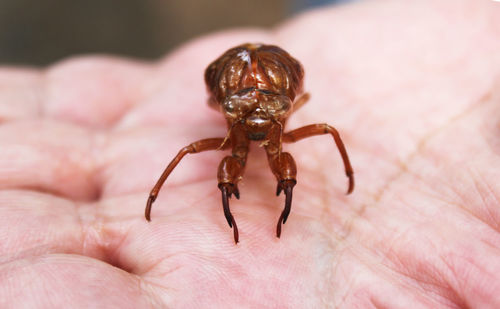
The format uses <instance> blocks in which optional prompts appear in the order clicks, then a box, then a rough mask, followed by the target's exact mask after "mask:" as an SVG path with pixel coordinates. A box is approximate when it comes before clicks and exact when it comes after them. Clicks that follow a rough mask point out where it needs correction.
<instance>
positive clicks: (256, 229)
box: [0, 0, 500, 308]
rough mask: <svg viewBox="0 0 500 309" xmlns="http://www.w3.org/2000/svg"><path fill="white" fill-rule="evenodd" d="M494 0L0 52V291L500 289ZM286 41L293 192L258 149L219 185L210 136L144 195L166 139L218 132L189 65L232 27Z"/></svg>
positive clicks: (425, 292)
mask: <svg viewBox="0 0 500 309" xmlns="http://www.w3.org/2000/svg"><path fill="white" fill-rule="evenodd" d="M499 37H500V4H499V3H496V2H492V1H472V0H471V1H465V0H464V1H456V0H449V1H444V0H443V1H431V0H429V1H404V2H402V1H396V0H388V1H366V2H360V3H358V4H355V5H349V6H342V7H338V8H331V9H321V10H318V11H313V12H309V13H306V14H304V15H300V16H298V17H296V18H294V19H292V20H290V21H289V22H287V23H285V24H284V25H282V26H280V27H278V28H276V29H275V30H274V31H272V32H266V31H259V30H235V31H229V32H224V33H219V34H215V35H211V36H207V37H204V38H201V39H198V40H195V41H192V42H190V43H188V44H186V45H184V46H183V47H181V48H180V49H178V50H177V51H175V52H174V53H172V54H171V55H169V56H167V57H166V58H164V59H163V60H161V61H159V62H157V63H141V62H134V61H130V60H124V59H119V58H116V57H101V56H89V57H79V58H73V59H69V60H65V61H63V62H61V63H57V64H55V65H54V66H51V67H49V68H47V69H45V70H35V69H26V68H7V67H4V68H1V69H0V119H1V120H2V125H1V126H0V147H1V148H0V188H1V189H2V190H1V191H0V263H1V264H0V307H1V308H14V307H19V306H20V305H21V304H22V305H25V306H26V307H33V306H38V307H41V308H45V307H46V308H49V307H50V308H61V307H65V308H67V307H68V306H71V307H72V308H77V307H81V308H89V307H94V308H95V307H100V308H105V307H107V308H110V307H113V308H146V307H169V308H201V307H207V306H211V307H213V308H231V307H233V306H236V305H238V306H240V307H251V308H323V307H337V308H375V307H376V308H464V307H465V308H467V307H468V308H489V307H491V308H499V307H500V293H499V291H500V250H499V249H500V234H499V231H500V181H499V179H500V39H499ZM247 41H249V42H264V43H274V44H277V45H280V46H282V47H283V48H285V49H286V50H288V51H289V52H290V53H292V55H294V56H295V57H296V58H297V59H299V60H300V61H301V62H302V63H303V65H304V67H305V70H306V89H307V90H308V91H310V93H311V95H312V98H311V101H310V102H309V103H308V104H306V105H305V106H304V107H303V108H302V109H300V111H298V112H296V114H294V115H293V116H292V117H291V119H290V122H289V123H288V129H292V128H296V127H299V126H302V125H306V124H311V123H321V122H328V123H330V124H332V125H334V126H336V127H337V129H338V130H339V131H340V133H341V135H342V137H343V139H344V142H345V144H346V147H347V150H348V152H349V155H350V157H351V160H352V163H353V167H354V170H355V175H356V181H357V183H356V189H355V190H354V193H353V194H352V195H350V196H346V195H344V192H345V190H346V189H347V179H346V178H345V176H344V175H343V166H342V163H341V160H340V156H339V155H338V153H337V151H336V148H335V145H334V143H333V141H332V140H331V138H330V137H328V136H322V137H314V138H310V139H308V140H304V141H300V142H298V143H297V144H293V145H287V146H285V147H286V149H287V151H290V152H291V153H292V154H293V155H294V156H295V158H296V161H297V166H298V169H299V174H298V184H297V186H296V187H295V190H294V201H293V206H292V213H291V215H290V218H289V220H288V221H287V223H286V224H285V225H284V226H283V233H282V236H281V239H277V238H276V236H275V227H276V222H277V220H278V217H279V215H280V212H281V210H282V207H283V205H284V197H283V196H280V197H279V198H277V197H274V192H275V188H276V183H275V180H274V179H273V177H272V175H271V172H270V170H269V168H268V166H267V162H266V158H265V155H264V152H263V150H262V149H259V147H258V146H257V145H256V146H254V147H253V149H252V151H251V153H250V156H249V159H248V166H247V169H246V174H245V178H244V179H243V181H242V183H241V184H240V192H241V200H239V201H238V200H236V199H232V200H231V205H232V211H233V214H234V216H235V219H236V221H237V223H238V227H239V229H240V243H239V244H238V245H235V244H234V242H233V239H232V237H233V236H232V232H231V230H230V228H229V227H228V226H227V223H226V220H225V218H224V215H223V212H222V206H221V200H220V192H219V190H218V189H217V181H216V172H217V165H218V162H219V161H220V160H221V159H222V157H223V156H224V155H225V154H226V153H222V152H206V153H203V154H197V155H189V156H187V157H186V158H185V159H184V160H183V161H182V162H181V164H180V165H179V166H178V168H177V169H176V170H175V171H174V172H173V173H172V175H171V177H170V178H169V179H168V180H167V182H166V184H165V186H164V188H163V190H162V191H161V192H160V195H159V198H158V200H157V201H156V203H155V204H154V206H153V211H152V221H151V222H150V223H148V222H147V221H146V220H145V219H144V216H143V212H144V206H145V203H146V199H147V196H148V192H149V190H150V189H151V187H152V186H153V184H154V183H155V181H156V180H157V178H158V177H159V175H160V173H161V172H162V170H163V168H164V167H165V166H166V164H167V163H168V162H169V161H170V160H171V159H172V158H173V156H174V155H175V154H176V153H177V151H178V150H179V149H180V148H181V147H183V146H185V145H187V144H189V143H190V142H192V141H195V140H198V139H202V138H207V137H217V136H220V137H223V136H224V134H225V132H226V130H225V126H224V121H223V119H222V117H221V115H220V114H218V113H217V112H215V111H212V110H211V109H209V108H208V107H207V105H206V104H205V99H206V93H205V86H204V84H203V79H202V76H203V75H202V74H203V70H204V68H205V66H206V65H207V64H208V63H209V62H210V61H212V60H213V59H215V58H216V57H217V56H219V55H220V54H221V53H222V52H223V51H225V50H226V49H227V48H229V47H232V46H234V45H237V44H240V43H243V42H247Z"/></svg>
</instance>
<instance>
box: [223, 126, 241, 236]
mask: <svg viewBox="0 0 500 309" xmlns="http://www.w3.org/2000/svg"><path fill="white" fill-rule="evenodd" d="M229 140H230V141H231V145H232V148H233V149H232V154H231V155H230V156H227V157H225V158H224V159H223V160H222V161H221V163H220V164H219V170H218V172H217V180H218V182H219V185H218V186H219V189H220V191H221V194H222V208H223V210H224V216H225V217H226V220H227V223H228V224H229V227H232V228H233V236H234V242H235V243H238V241H239V234H238V226H237V225H236V221H235V220H234V217H233V215H232V214H231V210H230V209H229V198H230V197H231V196H232V195H233V194H234V196H235V197H236V198H237V199H239V198H240V191H239V190H238V182H239V181H240V180H241V178H242V177H243V172H244V170H245V164H246V160H247V155H248V145H249V140H248V137H247V135H246V132H245V130H244V128H243V127H241V126H239V125H235V126H233V129H232V130H231V132H230V135H229Z"/></svg>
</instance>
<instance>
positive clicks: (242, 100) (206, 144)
mask: <svg viewBox="0 0 500 309" xmlns="http://www.w3.org/2000/svg"><path fill="white" fill-rule="evenodd" d="M303 77H304V70H303V68H302V65H301V64H300V63H299V62H298V61H297V60H296V59H294V58H293V57H292V56H290V55H289V54H288V53H287V52H286V51H284V50H283V49H281V48H280V47H277V46H274V45H264V44H243V45H239V46H236V47H234V48H231V49H229V50H228V51H226V52H225V53H224V54H223V55H222V56H220V57H219V58H217V59H216V60H215V61H214V62H212V63H211V64H210V65H209V66H208V67H207V69H206V70H205V83H206V85H207V89H208V93H209V98H208V105H209V106H210V107H212V108H215V109H216V110H219V111H220V112H221V113H222V114H223V115H224V117H225V119H226V121H227V126H228V132H227V135H226V137H218V138H207V139H202V140H199V141H196V142H194V143H192V144H189V145H188V146H186V147H184V148H182V149H181V150H180V151H179V153H178V154H177V156H176V157H175V158H174V159H173V160H172V161H171V162H170V164H169V165H168V166H167V168H166V169H165V171H164V172H163V174H162V175H161V177H160V179H159V180H158V181H157V183H156V185H155V186H154V187H153V189H152V190H151V193H150V194H149V198H148V200H147V204H146V210H145V216H146V219H147V220H148V221H150V220H151V216H150V215H151V206H152V204H153V202H154V201H155V200H156V198H157V196H158V192H159V191H160V188H161V186H162V185H163V183H164V182H165V180H166V179H167V177H168V176H169V175H170V173H171V172H172V170H173V169H174V168H175V167H176V166H177V164H178V163H179V162H180V161H181V160H182V158H183V157H184V156H185V155H186V154H188V153H199V152H202V151H207V150H225V149H229V148H230V149H231V155H229V156H226V157H225V158H224V159H223V160H222V161H221V163H220V165H219V169H218V173H217V180H218V187H219V189H220V191H221V194H222V208H223V211H224V216H225V217H226V220H227V223H228V224H229V227H231V228H232V229H233V236H234V241H235V243H238V240H239V234H238V227H237V226H236V221H235V220H234V217H233V215H232V214H231V211H230V209H229V198H230V197H231V196H232V195H233V194H234V196H235V197H236V198H237V199H239V198H240V192H239V190H238V181H240V179H241V178H242V176H243V172H244V169H245V164H246V161H247V155H248V150H249V144H250V142H251V141H260V142H261V145H262V146H263V147H264V149H265V151H266V154H267V159H268V162H269V166H270V168H271V171H272V172H273V174H274V176H275V177H276V180H277V182H278V184H277V188H276V195H278V196H279V195H280V193H281V192H284V194H285V207H284V209H283V211H282V213H281V215H280V217H279V220H278V225H277V227H276V236H277V237H280V236H281V224H282V223H283V224H285V222H286V220H287V218H288V215H289V214H290V209H291V206H292V191H293V187H294V186H295V184H296V183H297V180H296V175H297V168H296V165H295V161H294V159H293V157H292V155H291V154H290V153H288V152H283V150H282V144H283V143H294V142H297V141H299V140H301V139H304V138H307V137H311V136H315V135H322V134H330V135H331V136H332V137H333V140H334V141H335V144H336V145H337V148H338V150H339V152H340V154H341V157H342V161H343V163H344V169H345V173H346V176H347V177H348V180H349V187H348V189H347V194H349V193H351V192H352V190H353V189H354V173H353V170H352V167H351V163H350V162H349V157H348V155H347V152H346V150H345V147H344V144H343V142H342V139H341V138H340V136H339V133H338V132H337V130H336V129H335V128H334V127H332V126H330V125H328V124H312V125H307V126H304V127H301V128H298V129H295V130H292V131H289V132H284V127H285V123H286V120H287V118H288V117H289V116H290V114H291V113H292V112H293V111H296V110H297V109H298V108H300V107H301V106H302V105H303V104H304V103H306V102H307V100H308V99H309V94H308V93H304V92H303V89H302V88H303Z"/></svg>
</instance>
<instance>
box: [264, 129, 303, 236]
mask: <svg viewBox="0 0 500 309" xmlns="http://www.w3.org/2000/svg"><path fill="white" fill-rule="evenodd" d="M281 138H282V137H281V125H280V126H275V127H274V128H273V129H271V130H270V132H269V134H268V140H267V142H266V144H265V148H266V153H267V160H268V161H269V167H270V168H271V171H272V172H273V174H274V176H275V177H276V180H277V181H278V185H277V187H276V195H280V193H281V191H284V192H285V208H284V209H283V211H282V212H281V216H280V218H279V220H278V225H277V226H276V236H277V237H280V236H281V224H282V223H283V224H285V222H286V220H287V219H288V215H290V210H291V208H292V192H293V187H294V186H295V184H296V183H297V166H296V164H295V160H294V159H293V157H292V155H291V154H289V153H288V152H281Z"/></svg>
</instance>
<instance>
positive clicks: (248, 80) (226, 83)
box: [205, 44, 304, 109]
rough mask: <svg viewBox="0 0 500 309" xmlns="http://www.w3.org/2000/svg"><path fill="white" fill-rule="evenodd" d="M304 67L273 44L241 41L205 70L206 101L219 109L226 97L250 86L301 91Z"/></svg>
mask: <svg viewBox="0 0 500 309" xmlns="http://www.w3.org/2000/svg"><path fill="white" fill-rule="evenodd" d="M303 78H304V69H303V68H302V65H301V64H300V62H299V61H297V60H296V59H295V58H293V57H292V56H290V54H289V53H287V52H286V51H284V50H283V49H281V48H279V47H278V46H274V45H264V44H243V45H239V46H236V47H234V48H231V49H229V50H228V51H226V52H225V53H224V54H223V55H222V56H220V57H219V58H217V59H216V60H215V61H214V62H212V63H211V64H210V65H209V66H208V67H207V69H206V70H205V83H206V85H207V89H208V92H209V99H208V104H209V105H210V106H211V107H213V108H216V109H218V108H219V104H221V103H223V102H224V100H225V99H226V98H228V97H229V96H231V95H233V94H236V93H238V92H240V91H242V90H246V89H249V88H253V89H257V90H262V91H268V92H270V93H273V94H278V95H285V96H287V97H288V98H290V100H291V101H292V102H293V101H294V99H295V97H296V96H297V95H299V94H301V93H302V86H303Z"/></svg>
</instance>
